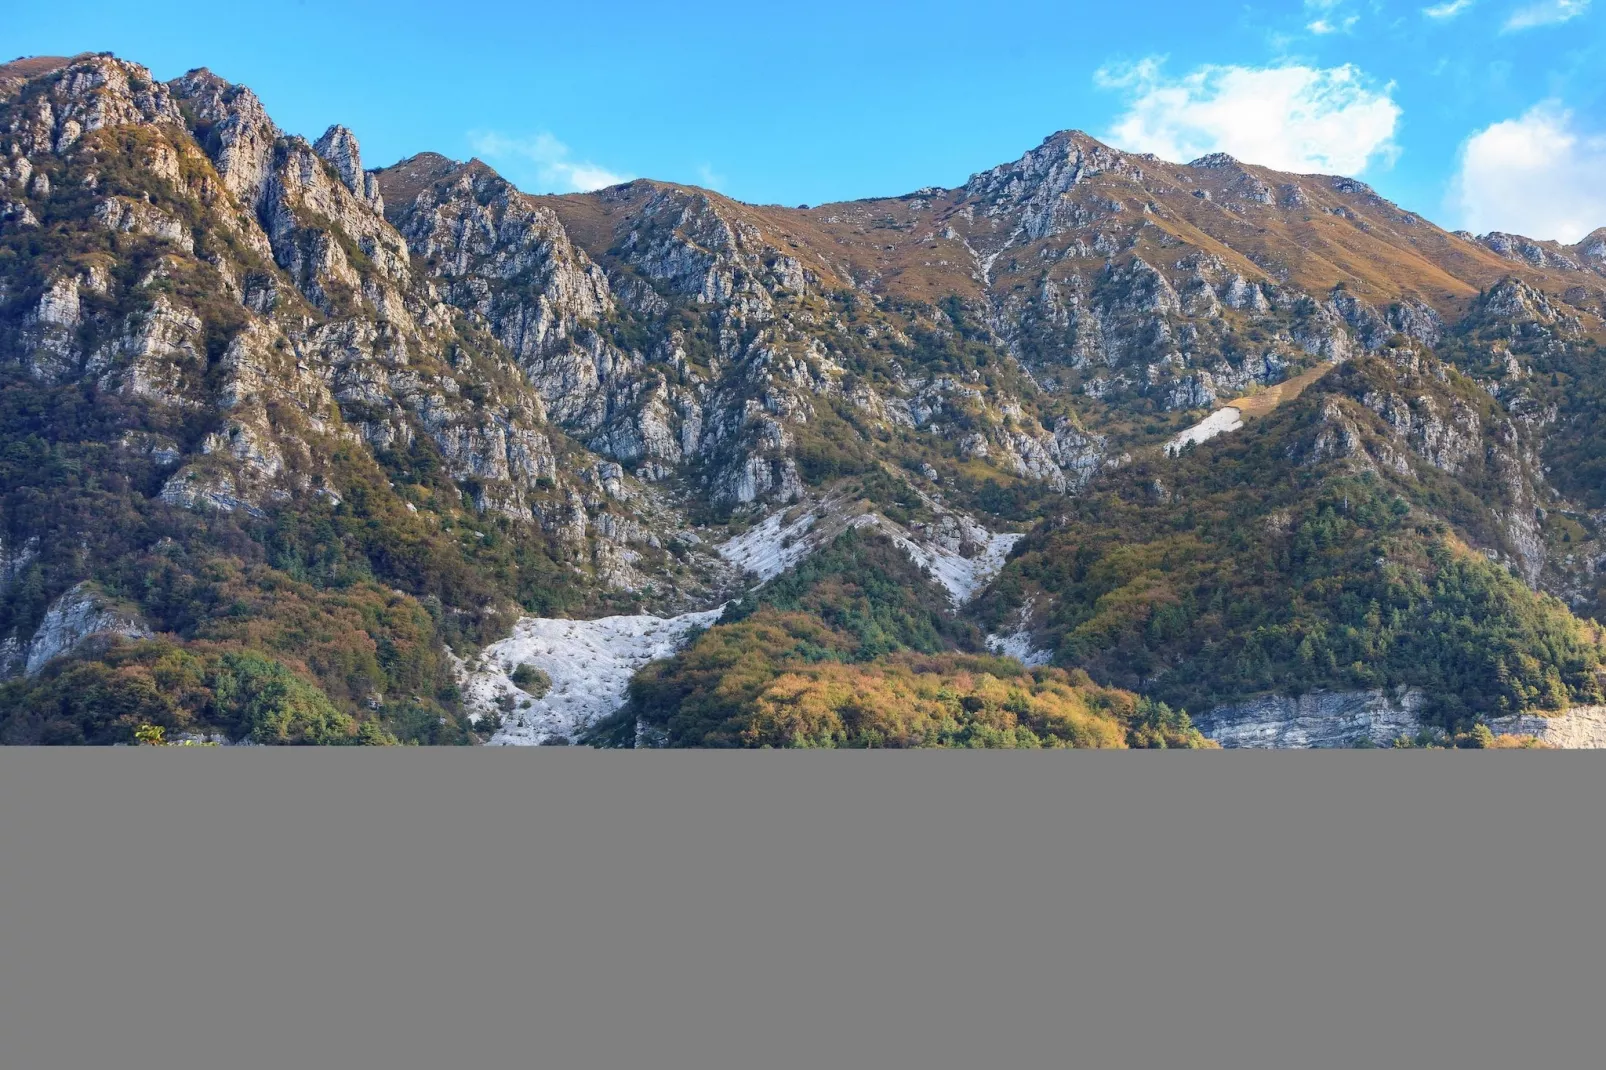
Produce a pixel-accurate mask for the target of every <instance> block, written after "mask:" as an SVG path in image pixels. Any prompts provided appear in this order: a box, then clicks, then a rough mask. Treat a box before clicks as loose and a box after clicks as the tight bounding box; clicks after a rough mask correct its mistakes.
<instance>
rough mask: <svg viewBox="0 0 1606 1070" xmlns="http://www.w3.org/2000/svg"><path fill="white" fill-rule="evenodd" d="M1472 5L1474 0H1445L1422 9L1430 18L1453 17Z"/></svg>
mask: <svg viewBox="0 0 1606 1070" xmlns="http://www.w3.org/2000/svg"><path fill="white" fill-rule="evenodd" d="M1471 6H1472V0H1445V2H1444V3H1442V4H1434V5H1433V6H1432V7H1425V8H1423V9H1422V14H1424V15H1426V16H1427V17H1428V18H1430V19H1453V18H1455V17H1456V16H1457V15H1459V14H1461V12H1463V11H1465V10H1466V9H1467V8H1469V7H1471Z"/></svg>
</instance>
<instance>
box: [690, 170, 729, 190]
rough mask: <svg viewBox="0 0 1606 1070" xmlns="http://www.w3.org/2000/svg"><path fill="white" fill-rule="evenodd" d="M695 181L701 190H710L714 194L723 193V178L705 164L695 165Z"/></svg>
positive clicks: (724, 180)
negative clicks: (701, 187) (700, 186)
mask: <svg viewBox="0 0 1606 1070" xmlns="http://www.w3.org/2000/svg"><path fill="white" fill-rule="evenodd" d="M697 181H698V182H699V183H700V184H701V185H702V186H703V188H705V189H711V190H713V191H714V192H715V193H723V192H724V191H725V182H726V179H725V176H724V175H722V174H720V173H719V172H718V171H716V170H714V169H713V168H712V167H710V166H709V165H708V164H706V163H704V164H698V165H697Z"/></svg>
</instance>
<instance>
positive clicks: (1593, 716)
mask: <svg viewBox="0 0 1606 1070" xmlns="http://www.w3.org/2000/svg"><path fill="white" fill-rule="evenodd" d="M1425 704H1426V696H1425V695H1424V694H1423V693H1422V692H1420V691H1415V690H1410V689H1404V690H1400V691H1395V692H1392V693H1391V692H1385V691H1339V692H1317V693H1315V694H1309V695H1300V696H1298V697H1293V696H1282V695H1271V696H1267V697H1265V698H1261V699H1255V700H1253V701H1250V702H1242V703H1235V704H1232V705H1227V706H1218V707H1216V708H1215V709H1213V710H1211V711H1210V712H1208V713H1206V714H1203V715H1201V716H1197V717H1195V718H1193V722H1194V725H1195V726H1196V727H1197V728H1198V729H1199V731H1201V732H1202V733H1204V735H1205V736H1206V737H1207V738H1209V739H1212V740H1214V741H1216V742H1217V743H1220V744H1221V745H1222V746H1223V747H1252V748H1289V749H1305V748H1329V747H1353V746H1357V745H1360V744H1370V745H1372V746H1383V747H1386V746H1389V745H1390V744H1392V743H1393V742H1394V740H1396V739H1399V738H1402V737H1403V738H1405V739H1414V738H1415V737H1416V736H1417V734H1418V733H1419V732H1421V731H1422V730H1423V728H1424V724H1423V721H1422V718H1421V711H1422V709H1423V707H1424V705H1425ZM1488 725H1489V730H1490V731H1491V732H1493V733H1494V734H1495V735H1497V736H1533V737H1534V738H1536V739H1538V740H1539V741H1540V742H1541V743H1545V744H1547V745H1549V746H1552V747H1558V748H1561V749H1569V750H1571V749H1583V750H1591V749H1597V748H1602V747H1606V707H1603V706H1575V707H1573V708H1572V709H1569V710H1564V711H1561V712H1559V713H1555V714H1552V715H1539V714H1518V715H1514V716H1510V717H1496V718H1492V719H1490V720H1489V722H1488Z"/></svg>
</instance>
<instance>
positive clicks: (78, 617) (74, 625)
mask: <svg viewBox="0 0 1606 1070" xmlns="http://www.w3.org/2000/svg"><path fill="white" fill-rule="evenodd" d="M150 635H151V632H150V629H149V628H148V627H146V625H145V623H144V622H143V621H141V620H140V619H139V615H138V614H136V613H131V612H128V611H126V610H121V609H118V608H116V607H114V606H113V605H112V604H111V603H110V602H109V601H108V600H107V599H106V598H105V596H104V595H102V594H101V593H100V592H99V591H97V590H96V589H95V588H94V586H93V585H91V584H89V583H87V582H86V583H80V584H78V586H76V587H74V588H72V590H70V591H68V592H67V593H66V594H64V595H62V596H61V597H60V598H58V599H56V600H55V601H54V602H52V603H51V604H50V608H49V609H47V610H46V611H45V615H44V619H43V620H41V621H40V622H39V627H38V628H37V629H36V630H35V631H34V633H33V638H32V639H30V640H29V641H28V643H27V645H26V646H20V645H19V644H16V643H12V644H11V646H10V649H9V650H6V651H0V677H4V676H14V675H16V674H17V673H18V672H19V671H20V672H22V673H24V674H26V675H29V676H32V675H33V674H35V673H37V672H39V670H41V669H43V668H44V667H45V665H46V664H48V663H49V662H50V661H51V660H52V659H54V658H58V657H60V656H62V655H63V654H70V653H72V652H73V651H74V650H76V649H78V648H79V647H80V646H82V645H83V644H84V643H86V642H88V641H89V640H90V639H92V638H95V637H97V636H114V637H118V638H123V639H148V638H150ZM7 655H9V658H8V657H7ZM8 661H9V664H8V663H7V662H8Z"/></svg>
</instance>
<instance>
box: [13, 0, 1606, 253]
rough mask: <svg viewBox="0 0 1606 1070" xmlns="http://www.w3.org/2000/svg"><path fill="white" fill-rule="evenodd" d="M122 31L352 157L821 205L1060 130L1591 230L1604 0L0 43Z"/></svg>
mask: <svg viewBox="0 0 1606 1070" xmlns="http://www.w3.org/2000/svg"><path fill="white" fill-rule="evenodd" d="M85 50H110V51H113V52H116V53H117V54H119V55H121V56H124V57H126V58H129V59H133V60H136V61H138V62H141V63H144V64H146V65H147V66H149V67H151V68H152V70H153V71H154V73H155V74H156V75H157V76H158V77H161V78H171V77H173V76H175V75H178V74H181V73H182V72H184V71H185V70H187V69H189V68H191V67H195V66H208V67H211V68H212V69H213V70H214V71H216V72H217V73H218V74H220V75H222V76H224V77H226V78H228V79H230V80H232V81H237V82H243V83H245V84H247V85H250V86H251V87H252V88H253V89H255V90H256V91H257V92H258V93H259V94H260V95H261V96H262V98H263V100H264V101H265V102H266V104H267V106H268V109H269V111H270V113H271V114H272V115H273V116H274V118H275V119H276V120H277V121H278V122H279V124H280V125H281V126H283V127H285V128H286V129H287V130H289V131H292V132H296V133H303V134H306V135H308V136H310V137H315V136H316V135H317V134H319V133H320V132H321V131H322V130H323V129H324V128H325V127H326V126H327V125H328V124H330V123H332V122H343V123H345V124H346V125H348V126H350V127H351V128H352V129H353V130H354V131H355V132H356V133H357V136H358V138H359V139H360V141H361V143H362V146H363V155H364V158H365V160H366V162H367V163H368V164H369V166H375V165H378V164H384V163H390V162H393V161H394V160H396V159H399V158H401V157H402V156H405V155H409V154H411V153H414V152H418V151H422V150H425V149H431V150H434V151H437V152H442V153H445V154H447V155H449V156H454V157H458V158H466V157H468V156H471V155H479V156H481V157H482V158H484V159H486V160H488V161H489V162H491V163H492V164H493V165H495V166H496V167H497V168H498V169H499V170H501V171H503V172H504V173H505V174H507V175H508V177H510V178H512V179H513V180H515V181H516V182H518V183H519V184H520V185H521V186H523V187H524V188H526V189H530V190H534V191H563V190H569V189H575V188H583V187H588V186H593V185H596V184H599V183H606V182H607V181H609V180H611V179H613V178H617V177H633V176H648V177H653V178H662V179H668V180H673V181H681V182H693V183H698V184H701V185H707V186H711V187H713V188H716V189H718V190H720V191H722V192H725V193H728V194H730V195H731V196H734V197H738V198H741V199H743V200H748V201H754V202H761V203H785V204H796V203H803V202H807V203H811V204H816V203H821V202H824V201H829V200H840V199H846V198H852V197H864V196H872V195H879V194H896V193H903V192H907V191H909V190H913V189H916V188H918V187H920V186H925V185H944V186H949V185H956V184H958V183H960V182H962V181H963V180H964V179H965V178H966V177H967V176H968V175H969V174H971V173H972V172H975V171H978V170H982V169H985V168H987V167H990V166H992V165H994V164H997V163H1002V162H1005V161H1007V160H1011V159H1014V158H1016V157H1018V156H1020V155H1021V153H1022V152H1024V151H1025V150H1026V149H1028V148H1030V147H1032V146H1033V145H1035V144H1037V143H1038V142H1039V141H1040V140H1042V138H1043V137H1045V136H1046V135H1048V134H1049V133H1051V132H1053V131H1055V130H1058V129H1063V128H1066V127H1075V128H1080V129H1084V130H1087V131H1088V132H1089V133H1092V134H1094V135H1095V136H1099V137H1103V138H1105V139H1106V140H1108V141H1111V142H1112V143H1114V144H1117V145H1119V146H1120V147H1123V148H1129V149H1133V150H1138V151H1155V152H1158V153H1159V154H1160V155H1163V156H1168V157H1173V158H1187V157H1190V156H1192V155H1199V154H1202V153H1203V152H1206V151H1215V150H1220V151H1227V152H1232V153H1233V154H1234V155H1237V156H1239V157H1241V158H1244V159H1247V160H1250V161H1252V162H1261V163H1267V164H1269V165H1273V166H1280V167H1283V168H1285V169H1290V170H1341V171H1344V172H1346V173H1357V172H1358V173H1360V176H1361V177H1362V178H1364V179H1366V180H1367V181H1369V182H1370V183H1372V184H1373V185H1374V186H1376V187H1377V188H1378V189H1379V190H1380V191H1381V192H1382V193H1383V194H1384V195H1386V196H1388V197H1390V198H1392V199H1394V200H1396V201H1398V202H1400V203H1401V204H1403V205H1404V206H1406V207H1408V208H1411V209H1414V210H1416V211H1419V212H1422V213H1423V214H1424V215H1427V216H1428V217H1429V218H1431V219H1434V220H1435V221H1437V222H1440V223H1443V224H1445V225H1447V226H1452V227H1460V226H1468V227H1470V228H1472V229H1476V230H1478V231H1480V232H1481V231H1485V230H1491V229H1505V230H1516V231H1519V232H1522V233H1527V234H1530V235H1533V236H1536V237H1554V238H1558V239H1563V240H1576V239H1577V238H1578V237H1581V236H1582V234H1583V233H1584V232H1585V231H1587V230H1589V229H1592V228H1593V227H1595V226H1600V225H1606V78H1603V77H1601V72H1602V71H1606V0H1594V3H1593V5H1592V3H1591V0H1417V2H1414V3H1395V2H1392V0H1390V2H1384V0H1278V2H1272V3H1258V2H1254V3H1238V4H1234V3H1201V2H1191V3H1190V2H1160V3H1144V2H1138V0H1131V2H1127V3H1108V2H1106V3H1099V4H1086V3H1066V2H1060V3H1053V2H1047V0H992V2H991V3H985V4H983V3H976V2H972V3H954V2H949V0H933V2H928V3H922V4H916V3H886V2H875V0H858V2H837V0H821V2H814V3H805V4H786V5H781V4H762V3H759V2H747V3H727V2H703V3H679V4H674V3H657V4H655V3H645V2H637V0H612V2H608V3H590V4H585V3H574V2H570V3H563V4H555V3H545V2H536V3H523V4H515V3H490V2H474V0H460V2H458V3H456V4H452V5H442V4H438V3H436V4H421V3H412V2H408V0H390V2H387V3H383V4H380V3H341V2H336V0H328V2H323V3H317V2H310V3H309V2H306V0H301V2H299V3H297V2H294V0H289V2H284V3H278V4H272V5H256V4H225V3H217V2H215V0H214V2H211V3H193V2H164V0H146V2H142V3H140V4H137V5H133V4H128V3H127V2H126V0H124V2H99V3H96V2H74V0H57V2H54V3H31V4H25V5H24V4H18V5H15V9H14V10H12V11H10V12H9V13H8V14H7V15H6V16H5V19H4V25H3V26H0V53H3V55H4V58H7V59H9V58H11V57H13V56H18V55H45V54H64V53H73V52H79V51H85Z"/></svg>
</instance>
